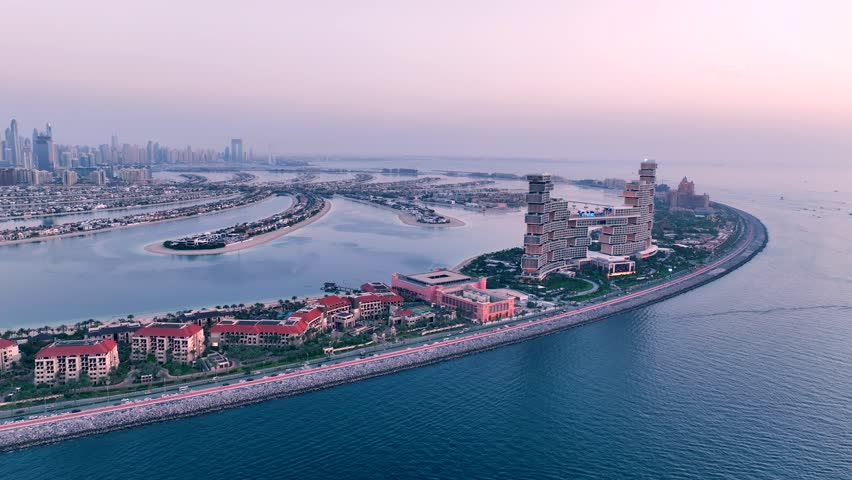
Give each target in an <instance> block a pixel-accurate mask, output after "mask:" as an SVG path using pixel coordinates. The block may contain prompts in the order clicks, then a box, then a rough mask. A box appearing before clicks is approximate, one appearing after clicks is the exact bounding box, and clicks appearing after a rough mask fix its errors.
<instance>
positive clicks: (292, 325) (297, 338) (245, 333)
mask: <svg viewBox="0 0 852 480" xmlns="http://www.w3.org/2000/svg"><path fill="white" fill-rule="evenodd" d="M307 331H308V324H307V323H306V322H304V321H303V320H300V319H294V318H292V317H291V318H288V319H286V320H223V321H221V322H219V323H217V324H216V325H213V326H212V327H210V345H211V346H213V347H221V346H225V345H250V346H263V347H277V346H284V345H299V344H301V343H303V342H304V341H305V332H307Z"/></svg>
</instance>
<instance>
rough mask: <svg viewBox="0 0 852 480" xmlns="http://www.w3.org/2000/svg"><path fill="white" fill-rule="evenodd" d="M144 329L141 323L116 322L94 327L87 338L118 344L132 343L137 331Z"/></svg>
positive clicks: (87, 333)
mask: <svg viewBox="0 0 852 480" xmlns="http://www.w3.org/2000/svg"><path fill="white" fill-rule="evenodd" d="M140 328H142V324H141V323H136V322H114V323H108V324H106V325H100V326H97V327H92V328H90V329H89V331H88V332H86V338H100V339H103V340H113V341H115V342H118V343H130V338H131V337H132V336H133V333H134V332H135V331H136V330H139V329H140Z"/></svg>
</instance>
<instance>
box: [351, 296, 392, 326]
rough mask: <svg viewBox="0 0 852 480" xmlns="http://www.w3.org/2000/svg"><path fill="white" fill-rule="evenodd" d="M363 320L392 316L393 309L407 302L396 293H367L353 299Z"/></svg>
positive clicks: (359, 316)
mask: <svg viewBox="0 0 852 480" xmlns="http://www.w3.org/2000/svg"><path fill="white" fill-rule="evenodd" d="M353 300H354V301H355V305H356V306H357V308H358V318H359V319H361V320H379V319H382V318H386V317H387V316H388V315H389V314H390V309H391V307H394V306H396V307H398V306H400V305H402V303H403V302H404V301H405V300H404V299H403V298H402V297H401V296H399V295H397V294H395V293H367V294H361V295H357V296H355V297H353Z"/></svg>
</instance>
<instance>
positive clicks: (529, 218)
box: [524, 213, 546, 225]
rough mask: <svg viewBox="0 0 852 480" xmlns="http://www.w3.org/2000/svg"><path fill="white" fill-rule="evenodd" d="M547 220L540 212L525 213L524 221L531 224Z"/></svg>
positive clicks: (538, 223)
mask: <svg viewBox="0 0 852 480" xmlns="http://www.w3.org/2000/svg"><path fill="white" fill-rule="evenodd" d="M545 221H546V218H545V216H544V215H543V214H540V213H528V214H526V215H524V222H525V223H528V224H531V225H541V224H543V223H544V222H545Z"/></svg>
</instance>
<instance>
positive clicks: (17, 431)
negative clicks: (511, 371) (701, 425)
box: [0, 209, 768, 451]
mask: <svg viewBox="0 0 852 480" xmlns="http://www.w3.org/2000/svg"><path fill="white" fill-rule="evenodd" d="M733 210H734V211H736V212H737V213H738V214H739V215H740V218H741V219H742V221H743V225H744V228H745V230H744V231H743V232H742V236H741V238H739V239H738V242H737V245H736V246H735V247H733V248H732V250H730V251H729V252H728V253H727V254H725V255H724V256H722V257H721V258H717V259H715V260H713V261H712V262H710V263H708V264H706V265H703V266H701V267H698V268H696V269H695V270H692V271H689V272H686V273H684V274H683V275H681V276H679V277H678V278H674V279H668V280H667V281H665V282H663V283H659V284H654V285H648V286H646V287H644V288H642V289H639V290H636V291H634V292H632V293H627V294H622V295H618V296H615V297H614V298H611V299H607V300H604V301H601V302H593V303H591V304H587V305H585V306H583V307H579V308H575V309H572V310H568V311H564V310H561V311H551V312H546V313H543V314H542V315H540V316H536V317H534V318H529V319H525V320H520V321H515V322H513V323H510V324H508V325H502V326H499V327H492V328H487V329H485V330H483V331H481V332H476V333H470V334H467V335H464V336H458V337H452V335H453V334H449V335H447V336H446V337H445V338H442V339H440V340H437V341H434V342H432V341H430V340H427V341H430V343H426V344H423V345H417V346H409V347H408V348H400V349H395V350H392V351H388V352H385V353H377V354H375V356H371V357H365V358H356V359H352V360H344V361H341V362H339V363H334V364H330V365H326V366H317V367H313V368H309V367H305V368H303V369H299V370H296V371H294V372H292V373H283V374H278V375H277V376H275V377H271V376H266V377H263V378H261V379H258V380H254V381H251V382H246V383H237V384H232V385H227V386H225V385H222V386H213V387H203V388H201V389H199V390H195V391H188V392H185V393H177V394H173V395H171V396H169V397H159V398H149V399H148V400H140V401H138V402H137V403H136V404H120V405H112V406H105V407H97V408H94V409H92V410H91V411H86V410H83V411H78V412H76V413H74V412H72V413H65V414H58V415H55V416H52V417H47V418H35V419H31V420H19V421H17V422H13V423H6V424H2V425H0V451H9V450H16V449H21V448H26V447H31V446H36V445H43V444H48V443H54V442H58V441H61V440H65V439H70V438H77V437H81V436H86V435H92V434H98V433H106V432H109V431H114V430H122V429H126V428H131V427H134V426H138V425H144V424H150V423H158V422H163V421H168V420H172V419H175V418H183V417H188V416H194V415H198V414H202V413H206V412H212V411H217V410H221V409H224V408H230V407H236V406H240V405H247V404H250V403H257V402H260V401H265V400H268V399H272V398H279V397H285V396H292V395H297V394H300V393H306V392H309V391H312V390H318V389H323V388H329V387H333V386H336V385H340V384H344V383H349V382H354V381H359V380H364V379H368V378H373V377H377V376H380V375H387V374H390V373H394V372H398V371H401V370H407V369H410V368H416V367H420V366H426V365H430V364H433V363H437V362H440V361H445V360H449V359H453V358H458V357H461V356H466V355H471V354H474V353H478V352H483V351H487V350H492V349H495V348H498V347H500V346H504V345H510V344H514V343H519V342H523V341H526V340H530V339H533V338H537V337H541V336H544V335H549V334H552V333H556V332H559V331H563V330H566V329H568V328H573V327H577V326H581V325H585V324H588V323H591V322H593V321H599V320H603V319H605V318H608V317H611V316H614V315H618V314H622V313H625V312H627V311H631V310H635V309H638V308H643V307H646V306H648V305H651V304H654V303H658V302H661V301H663V300H666V299H668V298H671V297H674V296H677V295H680V294H682V293H685V292H688V291H691V290H693V289H695V288H698V287H700V286H702V285H704V284H706V283H709V282H712V281H714V280H716V279H718V278H721V277H723V276H725V275H727V274H729V273H731V272H733V271H734V270H736V269H737V268H739V267H741V266H743V265H745V264H746V263H748V262H749V261H750V260H751V259H752V258H754V257H755V256H756V255H757V254H758V253H759V252H760V251H762V250H763V248H764V247H765V246H766V244H767V243H768V231H767V230H766V227H765V226H764V225H763V223H761V222H760V220H759V219H757V218H756V217H754V216H752V215H750V214H748V213H746V212H743V211H741V210H738V209H733ZM403 347H404V345H403Z"/></svg>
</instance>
